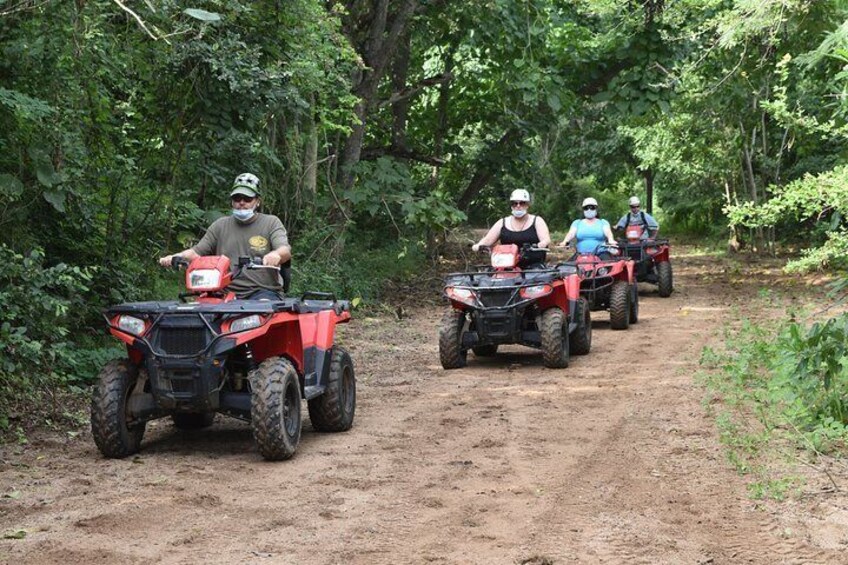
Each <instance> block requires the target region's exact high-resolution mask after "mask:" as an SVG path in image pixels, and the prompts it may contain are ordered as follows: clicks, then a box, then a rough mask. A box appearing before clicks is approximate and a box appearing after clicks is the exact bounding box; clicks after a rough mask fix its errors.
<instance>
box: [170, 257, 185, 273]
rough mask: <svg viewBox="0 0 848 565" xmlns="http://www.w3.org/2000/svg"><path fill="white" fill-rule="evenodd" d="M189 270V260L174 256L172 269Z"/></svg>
mask: <svg viewBox="0 0 848 565" xmlns="http://www.w3.org/2000/svg"><path fill="white" fill-rule="evenodd" d="M183 267H185V268H188V260H187V259H185V258H183V257H180V256H179V255H174V256H173V257H171V268H172V269H176V270H180V269H181V268H183Z"/></svg>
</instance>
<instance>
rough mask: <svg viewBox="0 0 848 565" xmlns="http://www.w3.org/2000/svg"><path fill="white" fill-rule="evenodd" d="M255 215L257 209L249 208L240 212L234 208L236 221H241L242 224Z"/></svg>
mask: <svg viewBox="0 0 848 565" xmlns="http://www.w3.org/2000/svg"><path fill="white" fill-rule="evenodd" d="M254 213H255V208H248V209H246V210H240V209H238V208H233V216H235V219H236V220H238V221H240V222H246V221H248V220H249V219H250V218H252V217H253V214H254Z"/></svg>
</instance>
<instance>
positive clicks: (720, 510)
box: [0, 255, 848, 564]
mask: <svg viewBox="0 0 848 565" xmlns="http://www.w3.org/2000/svg"><path fill="white" fill-rule="evenodd" d="M675 278H676V285H677V288H678V291H677V292H675V294H674V295H673V296H672V297H671V298H669V299H661V298H659V297H658V296H657V294H656V289H655V288H654V287H651V286H647V285H646V286H643V287H642V289H641V320H640V323H639V324H638V325H637V326H634V327H633V328H632V329H631V330H629V331H627V332H613V331H611V330H609V328H608V325H609V322H608V319H609V317H608V315H607V314H605V313H600V312H599V313H596V315H595V317H594V324H593V325H594V344H593V348H592V352H591V354H590V355H588V356H584V357H574V358H572V363H571V366H570V367H569V368H568V369H564V370H549V369H545V368H544V367H543V366H542V362H541V357H540V355H539V354H538V353H535V352H533V351H531V350H529V349H524V348H521V347H514V348H508V350H507V352H506V353H504V354H501V355H499V356H498V357H497V358H496V359H494V360H481V359H474V358H473V356H472V355H469V366H468V367H467V368H464V369H460V370H455V371H443V370H442V369H441V367H440V366H439V363H438V353H437V348H436V324H437V322H438V319H439V317H440V314H441V309H440V308H435V307H420V308H407V309H406V310H404V311H403V315H402V316H401V319H398V318H397V316H396V315H386V316H382V317H377V318H363V317H362V316H360V317H358V318H357V319H356V321H355V322H354V323H353V324H352V325H351V326H350V327H349V328H347V329H346V330H345V333H344V335H343V337H342V339H343V341H344V343H345V344H346V345H347V346H348V347H349V348H350V349H351V351H352V353H353V357H354V361H355V363H356V366H357V374H358V379H359V391H358V392H359V402H358V407H357V416H356V424H355V427H354V429H353V430H352V431H350V432H348V433H345V434H337V435H321V434H316V433H313V432H312V431H311V428H310V427H309V424H308V423H307V424H306V426H305V431H304V437H303V442H302V444H301V447H300V449H299V452H298V454H297V456H296V457H295V458H294V459H293V460H291V461H289V462H284V463H266V462H263V461H262V460H261V459H260V458H259V456H258V454H257V453H256V451H255V448H254V446H253V443H252V437H251V433H250V429H249V427H248V426H247V425H246V424H244V423H241V422H238V421H235V420H231V419H224V418H221V417H219V420H218V422H217V423H216V425H215V426H214V427H213V428H212V429H211V430H206V431H202V432H192V433H188V432H179V431H177V430H175V429H174V428H173V427H172V426H171V425H170V423H168V422H165V421H160V422H157V423H155V425H153V426H151V427H149V428H148V430H149V431H148V434H147V436H146V438H145V442H144V445H143V450H142V452H141V454H140V456H138V457H136V458H130V459H127V460H122V461H111V460H105V459H103V458H101V457H100V455H99V453H98V452H97V450H96V448H95V447H94V445H93V443H92V442H91V438H90V436H89V435H88V434H87V432H83V433H82V434H80V436H79V437H76V438H67V437H64V436H58V435H55V436H43V437H40V438H36V439H35V440H33V441H32V442H31V444H30V445H28V446H26V447H5V448H2V451H1V452H0V459H2V461H0V487H2V493H6V495H5V496H6V498H4V499H0V531H2V532H5V533H7V534H9V533H14V532H16V531H18V530H26V537H25V538H23V539H3V540H0V562H7V563H150V562H161V563H268V564H271V563H274V564H276V563H292V564H311V563H315V564H327V563H345V564H347V563H361V564H371V563H522V564H523V563H533V564H550V563H557V564H559V563H572V562H577V563H628V564H632V563H646V564H647V563H687V564H707V563H710V564H725V563H763V564H765V563H768V564H772V563H846V562H848V546H846V543H848V510H846V508H848V499H846V497H845V496H844V495H843V494H842V493H839V492H836V493H830V494H815V485H814V484H812V483H808V484H807V487H806V489H807V491H808V492H812V493H813V494H810V495H807V496H802V497H800V498H797V499H794V500H792V501H789V502H784V503H762V502H759V503H758V502H755V501H752V500H750V499H749V498H748V496H747V493H746V488H745V479H744V478H743V477H739V476H737V475H736V474H735V473H734V471H733V470H732V469H731V468H730V466H729V465H728V464H727V463H726V462H725V459H724V456H723V454H722V451H721V447H720V446H719V444H718V440H717V433H716V431H715V426H714V423H713V421H712V420H711V419H710V418H709V417H708V416H707V415H706V414H705V410H704V408H703V407H702V406H701V404H700V402H701V400H702V398H703V396H704V393H703V391H702V390H701V389H699V388H698V387H697V385H695V384H694V382H693V376H694V374H695V373H696V371H698V364H697V361H698V357H699V354H700V351H701V348H702V347H703V346H704V345H705V344H707V343H708V342H711V341H717V340H718V337H717V336H718V331H719V328H720V327H721V322H722V318H723V317H726V316H728V315H729V313H730V312H731V310H733V309H734V308H736V307H737V306H739V307H743V306H744V304H745V302H746V300H747V298H746V297H750V296H753V295H756V293H757V291H758V288H759V287H760V286H762V285H764V284H766V285H767V284H770V282H769V281H770V279H768V274H759V275H758V276H757V277H750V276H747V273H745V272H742V273H731V272H728V271H727V269H726V266H722V265H715V264H714V263H713V261H712V260H711V259H709V258H707V257H700V256H697V255H690V256H688V257H678V258H677V260H676V264H675ZM734 281H735V282H734Z"/></svg>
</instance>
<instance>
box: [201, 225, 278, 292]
mask: <svg viewBox="0 0 848 565" xmlns="http://www.w3.org/2000/svg"><path fill="white" fill-rule="evenodd" d="M288 244H289V237H288V234H287V233H286V228H284V227H283V223H282V222H281V221H280V218H278V217H277V216H271V215H269V214H259V213H257V214H256V216H255V219H254V220H253V221H252V222H250V223H247V224H245V223H242V222H239V221H238V220H236V219H235V218H234V217H233V216H225V217H223V218H218V219H217V220H215V221H214V222H213V223H212V225H211V226H209V229H208V230H206V234H204V236H203V238H202V239H201V240H200V241H199V242H198V244H197V245H195V246H194V247H192V249H193V250H194V252H195V253H197V254H198V255H226V256H227V257H229V258H230V262H231V263H232V266H233V268H234V269H235V268H236V266H237V265H238V259H239V257H262V256H264V255H265V254H266V253H268V252H270V251H272V250H274V249H278V248H279V247H281V246H283V245H288ZM260 288H264V289H268V290H275V291H278V292H282V290H283V281H282V279H281V278H280V276H279V274H277V273H276V272H274V271H272V270H271V269H256V270H248V269H245V270H244V271H242V274H241V275H240V276H239V277H238V278H236V279H235V280H233V282H232V284H230V287H229V289H230V290H231V291H233V292H235V293H236V296H238V297H239V298H244V297H246V296H247V295H248V294H250V293H251V292H253V291H255V290H258V289H260Z"/></svg>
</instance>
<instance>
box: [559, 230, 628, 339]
mask: <svg viewBox="0 0 848 565" xmlns="http://www.w3.org/2000/svg"><path fill="white" fill-rule="evenodd" d="M620 255H621V252H620V251H619V249H618V247H617V246H613V245H599V246H598V247H597V248H596V249H595V250H594V251H593V252H591V253H578V254H577V255H576V256H575V257H574V258H573V261H574V262H575V263H576V264H577V269H578V272H579V274H580V279H581V281H580V294H581V295H582V296H584V297H585V298H586V300H587V301H588V302H589V305H590V307H591V309H592V310H607V309H609V312H610V327H611V328H612V329H614V330H626V329H627V328H628V327H630V324H635V323H636V322H638V321H639V288H638V286H637V284H636V277H635V266H634V263H633V261H632V260H631V259H629V258H626V257H621V256H620Z"/></svg>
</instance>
